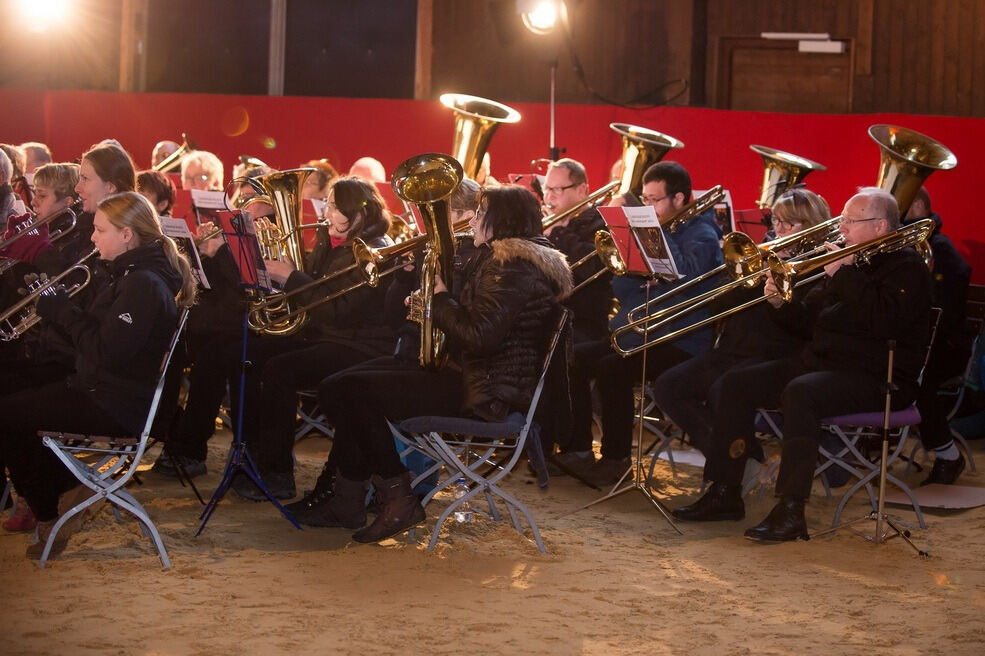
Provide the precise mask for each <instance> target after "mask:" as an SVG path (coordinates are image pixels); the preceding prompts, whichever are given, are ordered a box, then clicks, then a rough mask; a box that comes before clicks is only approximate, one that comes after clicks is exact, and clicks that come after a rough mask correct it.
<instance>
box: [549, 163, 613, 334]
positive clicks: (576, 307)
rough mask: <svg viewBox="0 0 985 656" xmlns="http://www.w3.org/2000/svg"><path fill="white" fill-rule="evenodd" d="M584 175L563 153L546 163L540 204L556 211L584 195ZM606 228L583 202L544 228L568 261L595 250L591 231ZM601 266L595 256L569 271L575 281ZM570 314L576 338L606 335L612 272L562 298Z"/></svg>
mask: <svg viewBox="0 0 985 656" xmlns="http://www.w3.org/2000/svg"><path fill="white" fill-rule="evenodd" d="M588 193H589V188H588V175H587V174H586V173H585V167H584V166H582V164H581V163H580V162H577V161H575V160H573V159H570V158H567V157H565V158H564V159H559V160H558V161H556V162H551V163H550V164H549V165H548V166H547V181H546V183H545V184H544V206H545V208H546V210H547V211H548V212H549V213H551V214H558V213H560V212H564V211H566V210H569V209H571V208H572V207H575V206H577V205H583V203H584V201H585V199H586V198H587V197H588ZM599 230H606V226H605V221H603V220H602V215H601V214H599V211H598V210H597V209H595V208H594V207H590V206H583V207H582V208H581V210H579V211H578V212H577V213H576V214H573V215H571V216H569V217H567V218H565V219H562V220H561V221H558V222H556V223H554V224H553V225H551V226H548V227H547V228H546V229H545V230H544V236H545V237H547V238H548V239H549V240H550V241H551V244H553V245H554V248H556V249H558V250H559V251H561V252H562V253H564V254H565V255H566V256H567V258H568V262H569V263H572V264H573V263H574V262H577V261H578V260H580V259H581V258H582V257H584V256H586V255H588V254H590V253H594V252H595V233H596V232H598V231H599ZM602 268H603V265H602V262H601V261H600V260H599V258H597V257H593V258H591V259H589V260H588V261H587V262H585V263H584V264H581V265H579V266H578V267H577V268H575V269H574V270H573V271H572V275H573V276H574V281H575V285H578V284H579V283H580V282H582V281H583V280H585V279H587V278H589V277H591V276H592V275H594V274H595V273H597V272H598V271H599V270H600V269H602ZM565 305H566V306H567V307H568V309H569V310H571V313H572V315H573V318H574V331H575V335H574V336H575V341H576V342H586V341H593V340H602V339H606V338H607V337H608V336H609V309H610V308H611V306H612V274H610V273H606V274H604V275H602V276H600V277H599V278H597V279H596V280H595V281H594V282H592V283H590V284H588V285H586V286H585V287H583V288H581V289H579V290H578V291H576V292H575V293H574V294H572V295H571V298H569V299H568V300H566V301H565Z"/></svg>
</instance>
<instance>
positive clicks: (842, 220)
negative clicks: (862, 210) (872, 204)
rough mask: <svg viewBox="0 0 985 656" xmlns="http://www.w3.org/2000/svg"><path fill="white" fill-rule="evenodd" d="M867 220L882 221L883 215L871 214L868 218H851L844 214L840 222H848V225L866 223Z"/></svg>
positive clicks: (843, 223)
mask: <svg viewBox="0 0 985 656" xmlns="http://www.w3.org/2000/svg"><path fill="white" fill-rule="evenodd" d="M867 221H882V217H881V216H871V217H869V218H867V219H850V218H848V217H846V216H843V217H841V221H839V223H841V224H842V225H845V224H847V225H855V224H856V223H865V222H867Z"/></svg>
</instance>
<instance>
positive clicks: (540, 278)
mask: <svg viewBox="0 0 985 656" xmlns="http://www.w3.org/2000/svg"><path fill="white" fill-rule="evenodd" d="M571 287H572V280H571V272H570V271H569V270H568V264H567V261H566V260H565V258H564V255H562V254H561V253H560V252H558V251H557V250H555V249H553V248H551V247H550V245H549V243H548V242H547V240H546V239H544V238H542V237H540V238H535V239H530V240H528V239H517V238H508V239H498V240H496V241H493V242H491V243H490V244H489V246H488V247H482V248H480V252H479V254H478V255H477V256H476V257H475V258H474V259H473V260H472V262H471V263H470V266H469V268H468V270H467V272H466V277H465V278H464V281H463V285H462V290H461V295H460V299H459V300H457V301H456V300H455V298H454V297H453V296H452V295H451V294H450V293H448V292H442V293H439V294H436V295H435V297H434V302H433V306H432V311H433V316H434V323H435V325H436V326H437V327H438V328H440V329H441V330H443V331H444V332H445V333H446V334H447V336H448V339H449V343H450V345H451V347H452V352H453V354H454V356H455V358H456V360H457V362H458V363H459V364H460V365H461V368H462V378H463V381H464V384H465V407H464V410H465V411H467V412H471V413H473V414H475V415H477V416H479V417H482V418H484V419H487V420H493V421H497V420H502V419H503V418H505V417H506V416H507V415H508V414H509V413H510V412H511V411H514V410H523V409H525V408H526V407H527V405H528V404H529V403H530V398H531V395H532V393H533V389H534V387H536V384H537V378H538V377H539V375H540V370H541V366H542V365H543V357H544V353H545V349H546V346H547V344H546V340H547V337H548V336H549V335H550V334H551V331H552V329H553V327H554V323H555V321H557V317H558V316H559V313H560V311H561V307H560V299H562V298H564V297H565V296H567V295H568V294H569V293H570V291H571Z"/></svg>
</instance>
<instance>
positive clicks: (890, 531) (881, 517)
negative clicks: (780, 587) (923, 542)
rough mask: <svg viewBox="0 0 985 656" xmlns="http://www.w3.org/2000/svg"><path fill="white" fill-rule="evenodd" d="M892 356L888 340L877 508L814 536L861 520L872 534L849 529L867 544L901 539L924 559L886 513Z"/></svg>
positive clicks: (893, 347)
mask: <svg viewBox="0 0 985 656" xmlns="http://www.w3.org/2000/svg"><path fill="white" fill-rule="evenodd" d="M895 355H896V340H894V339H891V340H889V367H888V371H887V372H886V405H885V408H884V409H883V419H882V461H881V462H880V463H879V500H878V504H877V509H876V510H873V511H871V512H870V513H868V514H867V515H863V516H862V517H858V518H857V519H851V520H848V521H847V522H842V523H841V524H838V525H837V526H832V527H831V528H829V529H825V530H823V531H821V532H820V533H816V534H815V535H814V537H816V538H817V537H821V536H822V535H828V534H829V533H834V532H835V531H837V530H838V529H839V528H843V527H850V526H853V525H854V524H858V523H860V522H864V521H874V522H875V523H876V528H875V532H874V533H873V534H872V535H867V534H865V533H863V532H862V531H859V530H857V529H852V530H853V531H854V532H855V533H856V534H857V535H860V536H862V537H863V538H864V539H866V540H868V541H869V542H875V543H876V544H883V543H885V542H886V541H887V540H889V539H891V538H895V537H900V538H903V541H904V542H906V543H907V544H908V545H910V546H911V547H912V548H913V550H914V551H916V552H917V554H919V555H921V556H923V557H925V558H927V557H929V556H930V554H929V553H928V552H926V551H924V550H923V549H920V548H919V547H917V545H915V544H913V541H912V540H910V531H909V529H907V528H905V527H904V525H903V523H902V522H900V521H898V520H896V519H893V518H892V517H890V516H889V515H888V514H887V513H886V511H885V508H886V505H885V504H886V502H885V496H886V467H887V461H888V460H889V415H890V413H891V410H890V405H891V403H892V396H893V390H894V389H896V386H895V385H893V358H894V357H895ZM884 524H885V526H886V530H883V525H884Z"/></svg>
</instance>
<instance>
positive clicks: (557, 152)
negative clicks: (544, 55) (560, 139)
mask: <svg viewBox="0 0 985 656" xmlns="http://www.w3.org/2000/svg"><path fill="white" fill-rule="evenodd" d="M556 92H557V57H554V59H552V60H551V104H550V108H551V109H550V111H551V143H550V149H549V153H550V158H551V161H552V162H556V161H558V160H559V159H560V158H561V152H562V151H564V149H563V148H558V147H557V141H556V139H555V131H556V129H557V124H556V122H555V118H556V115H557V114H556V112H557V101H556V96H555V94H556Z"/></svg>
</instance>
